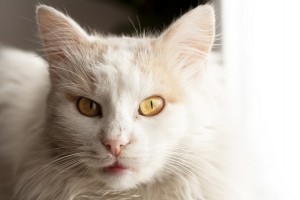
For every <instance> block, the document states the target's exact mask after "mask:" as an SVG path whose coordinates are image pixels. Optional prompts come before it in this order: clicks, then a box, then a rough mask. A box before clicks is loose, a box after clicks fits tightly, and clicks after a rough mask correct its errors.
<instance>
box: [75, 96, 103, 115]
mask: <svg viewBox="0 0 300 200" xmlns="http://www.w3.org/2000/svg"><path fill="white" fill-rule="evenodd" d="M77 107H78V110H79V112H80V113H81V114H83V115H86V116H88V117H95V116H97V115H100V116H101V115H102V113H101V107H100V105H99V104H97V103H96V102H95V101H93V100H91V99H88V98H85V97H81V98H80V99H79V100H78V102H77Z"/></svg>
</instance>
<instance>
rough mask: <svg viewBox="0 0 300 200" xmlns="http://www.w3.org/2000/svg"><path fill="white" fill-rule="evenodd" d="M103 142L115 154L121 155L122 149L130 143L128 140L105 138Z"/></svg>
mask: <svg viewBox="0 0 300 200" xmlns="http://www.w3.org/2000/svg"><path fill="white" fill-rule="evenodd" d="M101 142H102V144H103V145H104V146H105V147H106V149H107V150H108V151H109V152H110V153H111V154H112V155H114V156H119V155H120V153H121V151H122V149H123V148H124V147H125V146H126V145H127V144H128V141H126V140H122V139H116V140H112V139H103V140H101Z"/></svg>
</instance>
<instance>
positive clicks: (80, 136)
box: [0, 5, 254, 200]
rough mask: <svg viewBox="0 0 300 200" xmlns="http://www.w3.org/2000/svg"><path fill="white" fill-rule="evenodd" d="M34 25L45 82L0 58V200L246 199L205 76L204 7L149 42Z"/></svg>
mask: <svg viewBox="0 0 300 200" xmlns="http://www.w3.org/2000/svg"><path fill="white" fill-rule="evenodd" d="M37 19H38V24H39V30H40V36H41V39H42V41H43V44H44V48H45V52H46V53H47V59H48V63H49V73H48V64H46V62H44V61H43V59H41V58H39V57H38V56H36V55H34V54H32V53H25V52H21V51H17V50H12V49H6V50H1V57H2V58H1V68H0V69H1V71H0V72H1V73H0V74H1V90H0V91H1V101H0V108H1V115H0V117H1V118H0V119H1V120H0V126H1V147H0V148H1V157H5V160H4V159H3V161H5V163H6V165H4V164H2V166H3V168H4V167H5V166H7V169H13V170H11V171H12V172H11V174H10V171H6V172H7V173H3V170H2V172H1V178H2V180H1V185H2V188H1V189H2V190H4V189H3V188H4V187H5V185H6V188H12V187H13V196H11V197H3V199H10V198H12V199H19V200H36V199H39V200H75V199H101V200H105V199H118V200H119V199H145V200H169V199H172V200H173V199H176V200H192V199H197V200H242V199H251V200H253V199H254V198H253V197H251V196H250V194H249V193H247V192H245V191H246V190H244V188H247V187H248V186H246V185H247V184H248V182H247V181H246V179H244V178H245V177H239V176H238V175H237V174H239V173H238V169H239V168H234V166H235V162H234V158H235V157H236V156H235V154H233V152H234V147H233V146H234V145H233V142H232V141H231V139H230V138H231V136H230V134H229V132H230V131H229V128H228V126H227V125H226V122H227V121H228V120H225V119H226V117H224V116H225V115H224V113H223V110H224V109H223V108H222V106H220V105H221V104H220V99H219V97H218V96H217V94H216V93H215V89H214V86H213V85H211V84H210V83H209V80H208V78H207V77H206V75H205V73H206V69H205V68H206V63H207V56H208V54H209V53H210V50H211V48H212V45H213V42H214V35H215V28H214V25H215V17H214V10H213V8H212V7H211V6H209V5H205V6H198V7H197V8H195V9H193V10H191V11H190V12H188V13H186V14H185V15H183V16H182V17H181V18H180V19H178V20H177V21H175V22H174V23H173V24H172V25H171V26H170V27H168V28H167V29H166V30H165V31H164V32H163V33H162V34H161V35H159V36H157V37H155V36H144V35H143V36H137V37H126V36H122V37H114V36H103V35H90V34H88V33H87V32H86V31H84V30H83V29H82V28H81V27H80V26H79V25H78V24H77V23H76V22H74V21H73V20H72V19H71V18H70V17H68V16H66V15H64V14H62V13H61V12H59V11H57V10H55V9H53V8H51V7H48V6H44V5H41V6H38V8H37ZM48 76H49V78H48ZM49 80H50V81H49ZM7 169H6V170H7ZM5 176H6V177H5ZM11 176H13V177H14V178H13V179H12V178H11ZM4 178H6V180H4ZM10 180H13V183H10V182H9V181H10ZM10 184H13V185H14V186H11V185H10ZM9 185H10V186H9ZM244 186H245V187H244ZM1 195H3V196H4V195H5V194H4V192H3V191H2V194H1Z"/></svg>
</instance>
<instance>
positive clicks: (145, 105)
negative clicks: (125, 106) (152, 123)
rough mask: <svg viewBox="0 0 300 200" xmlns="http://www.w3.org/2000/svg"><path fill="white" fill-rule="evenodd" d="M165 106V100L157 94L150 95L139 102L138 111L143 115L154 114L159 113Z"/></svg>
mask: <svg viewBox="0 0 300 200" xmlns="http://www.w3.org/2000/svg"><path fill="white" fill-rule="evenodd" d="M164 106H165V100H164V99H163V98H161V97H159V96H152V97H148V98H146V99H144V100H143V101H142V102H141V103H140V109H139V112H140V114H141V115H144V116H154V115H157V114H158V113H160V112H161V111H162V110H163V108H164Z"/></svg>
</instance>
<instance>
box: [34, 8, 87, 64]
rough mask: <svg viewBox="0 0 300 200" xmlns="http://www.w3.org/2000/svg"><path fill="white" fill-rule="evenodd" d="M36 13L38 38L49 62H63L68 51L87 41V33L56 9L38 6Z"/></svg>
mask: <svg viewBox="0 0 300 200" xmlns="http://www.w3.org/2000/svg"><path fill="white" fill-rule="evenodd" d="M36 13H37V21H38V26H39V31H40V37H41V39H42V41H43V44H44V48H45V51H46V52H47V54H48V59H49V60H52V61H55V62H57V61H62V60H65V59H66V58H68V54H69V52H68V51H70V50H71V49H72V48H73V47H75V46H76V45H79V44H80V43H81V42H83V41H85V40H87V39H88V35H87V33H86V32H85V31H84V30H83V29H82V28H81V27H80V26H79V25H78V24H77V23H76V22H75V21H74V20H72V19H71V18H70V17H68V16H66V15H64V14H63V13H61V12H59V11H57V10H56V9H54V8H52V7H49V6H46V5H39V6H37V9H36Z"/></svg>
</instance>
